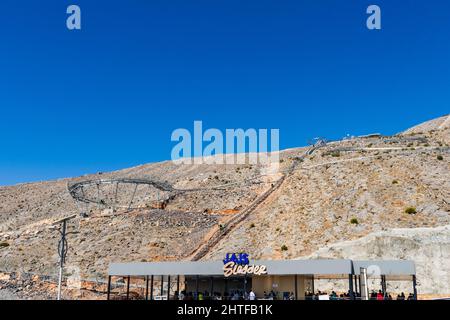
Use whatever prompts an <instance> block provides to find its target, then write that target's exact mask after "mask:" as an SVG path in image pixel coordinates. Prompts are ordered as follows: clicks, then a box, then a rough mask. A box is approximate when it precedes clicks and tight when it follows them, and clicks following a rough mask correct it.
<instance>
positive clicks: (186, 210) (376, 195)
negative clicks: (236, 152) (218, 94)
mask: <svg viewBox="0 0 450 320" xmlns="http://www.w3.org/2000/svg"><path fill="white" fill-rule="evenodd" d="M449 119H450V117H448V116H445V117H441V118H438V119H435V120H431V121H429V122H426V123H423V124H421V125H418V126H416V127H413V128H411V129H408V130H406V131H404V132H402V133H400V134H397V135H395V136H389V137H384V136H374V137H370V136H369V137H361V138H353V139H348V140H343V141H338V142H330V143H328V144H326V145H325V146H323V147H321V148H318V149H316V150H314V152H312V153H311V154H308V155H306V156H305V157H302V156H303V155H305V152H306V151H307V150H309V148H298V149H290V150H285V151H283V152H281V153H280V159H281V160H280V170H279V172H278V173H268V172H270V170H268V168H267V167H266V166H264V165H252V164H246V165H179V164H174V163H173V162H169V161H167V162H161V163H155V164H145V165H141V166H138V167H134V168H129V169H125V170H120V171H116V172H110V173H97V174H95V175H86V176H83V177H78V178H70V179H61V180H57V181H47V182H39V183H29V184H21V185H16V186H8V187H0V272H2V271H3V272H5V274H7V273H11V272H18V273H23V274H35V275H39V276H44V275H45V276H49V277H54V276H55V275H56V271H57V268H56V266H57V261H58V256H57V253H56V248H57V243H58V239H59V234H58V232H57V231H56V230H55V227H54V226H52V223H53V222H54V221H55V220H57V219H58V218H61V217H63V216H68V215H70V214H77V215H78V216H79V217H78V218H77V219H75V220H72V222H71V223H70V224H69V231H70V232H71V233H70V234H69V236H68V238H69V247H70V249H69V253H68V256H67V266H68V270H69V271H68V276H70V272H74V271H73V270H75V272H77V273H79V277H80V278H81V279H85V280H92V281H103V280H104V277H105V274H106V272H107V266H108V264H109V263H110V262H125V261H161V260H180V259H185V260H188V259H191V258H192V257H193V256H192V254H193V253H194V252H195V250H196V249H198V248H199V247H201V246H202V245H204V244H205V242H206V243H207V240H208V239H210V238H212V237H213V235H215V234H216V235H217V234H220V232H221V230H222V229H223V228H224V226H227V222H228V221H231V220H232V219H233V217H238V216H239V214H240V213H241V212H245V209H246V208H247V207H248V206H249V205H251V204H252V203H253V202H254V201H255V200H258V197H260V196H261V195H262V194H264V192H267V191H268V190H269V191H270V190H271V188H273V186H274V184H276V181H278V179H280V178H281V177H282V176H283V174H284V175H285V177H284V180H283V181H282V183H281V184H280V185H279V187H277V188H274V189H273V192H272V191H271V192H270V194H269V195H268V197H267V198H264V201H262V202H261V203H259V204H258V205H257V206H256V208H255V209H254V210H251V211H249V212H248V215H246V216H245V219H243V220H242V221H240V222H239V223H237V224H236V225H232V227H230V228H229V229H227V230H226V232H224V233H223V234H220V241H217V243H214V244H213V245H211V246H210V247H208V250H207V252H206V254H205V255H204V256H202V259H222V257H223V255H224V254H225V253H226V252H232V251H245V252H248V253H249V254H250V255H251V257H252V258H255V259H257V258H264V259H288V258H290V259H292V258H301V257H337V258H338V257H339V258H355V259H356V258H357V259H375V258H392V259H394V258H395V259H402V258H407V259H413V260H415V261H416V264H417V271H418V278H419V287H418V289H419V293H422V294H449V295H450V290H449V286H448V283H449V281H450V279H449V274H450V270H448V268H446V266H448V265H450V243H449V238H448V227H446V226H448V225H450V204H449V201H450V150H449V145H450V121H449ZM293 164H294V166H292V165H293ZM290 168H291V169H292V168H293V170H292V172H290V171H289V169H290ZM117 178H138V179H152V180H157V181H160V182H164V183H167V184H168V185H170V186H172V187H173V188H174V189H176V190H190V191H189V192H181V193H180V192H177V191H161V190H157V189H156V188H153V187H151V186H147V185H141V186H138V187H137V188H136V189H134V186H133V185H126V184H123V185H120V189H119V192H118V196H117V197H116V198H114V197H113V196H112V195H114V185H113V184H110V185H101V186H100V187H99V188H96V187H95V186H96V185H95V184H94V185H93V186H91V187H90V189H89V188H88V187H87V188H86V189H85V190H84V192H86V193H88V194H89V195H90V198H92V199H98V200H99V201H98V202H97V203H91V204H89V205H86V204H84V203H79V202H77V201H74V199H73V198H72V197H71V195H70V193H69V192H68V186H70V185H73V184H74V183H77V182H80V181H84V180H95V181H97V180H99V181H100V180H101V179H103V180H106V179H117ZM133 195H134V197H133ZM130 199H132V201H131V202H130ZM161 202H164V206H163V207H161V206H158V203H161ZM111 203H115V204H116V205H117V208H116V210H112V208H111V206H110V205H109V204H111ZM128 208H129V210H128ZM80 212H84V213H87V217H81V216H80V215H79V213H80ZM398 230H402V231H398ZM374 237H376V239H381V240H380V241H378V240H377V241H374ZM437 252H438V253H437ZM443 265H444V266H445V267H442V266H443ZM70 270H72V271H70ZM5 277H6V276H5ZM6 278H8V277H6ZM6 278H5V279H6ZM0 280H1V279H0ZM7 280H8V279H6V280H2V281H0V297H1V296H2V292H3V296H5V297H7V298H14V297H18V298H39V297H41V298H45V297H46V296H45V295H44V294H43V295H40V296H39V295H35V294H33V293H32V292H33V290H32V288H33V286H32V284H30V288H31V289H29V290H28V291H27V292H28V293H26V294H25V293H24V290H25V289H24V288H22V289H20V290H19V291H17V288H16V289H14V290H13V291H11V290H10V289H11V288H10V286H9V287H8V285H7V284H8V281H7ZM33 283H38V282H33ZM439 283H440V284H439ZM2 287H3V288H4V290H6V289H7V288H9V289H8V290H9V291H8V293H6V291H4V290H3V291H2V290H1V288H2ZM40 291H42V292H43V291H45V290H40ZM72 297H73V296H72ZM88 297H91V296H88Z"/></svg>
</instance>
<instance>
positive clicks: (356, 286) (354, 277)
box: [353, 274, 358, 294]
mask: <svg viewBox="0 0 450 320" xmlns="http://www.w3.org/2000/svg"><path fill="white" fill-rule="evenodd" d="M353 279H354V281H355V293H356V294H357V293H358V276H357V275H356V274H355V275H354V276H353Z"/></svg>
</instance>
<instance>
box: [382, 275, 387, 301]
mask: <svg viewBox="0 0 450 320" xmlns="http://www.w3.org/2000/svg"><path fill="white" fill-rule="evenodd" d="M381 291H382V292H383V298H386V296H387V292H386V291H387V290H386V276H385V275H381Z"/></svg>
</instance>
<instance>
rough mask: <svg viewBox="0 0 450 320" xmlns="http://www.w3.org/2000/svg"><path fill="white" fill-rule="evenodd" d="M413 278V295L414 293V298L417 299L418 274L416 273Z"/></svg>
mask: <svg viewBox="0 0 450 320" xmlns="http://www.w3.org/2000/svg"><path fill="white" fill-rule="evenodd" d="M412 279H413V295H414V300H417V278H416V275H415V274H414V275H413V276H412Z"/></svg>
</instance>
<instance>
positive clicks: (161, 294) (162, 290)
mask: <svg viewBox="0 0 450 320" xmlns="http://www.w3.org/2000/svg"><path fill="white" fill-rule="evenodd" d="M163 286H164V276H161V292H160V296H161V300H162V299H163V296H164V287H163Z"/></svg>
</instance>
